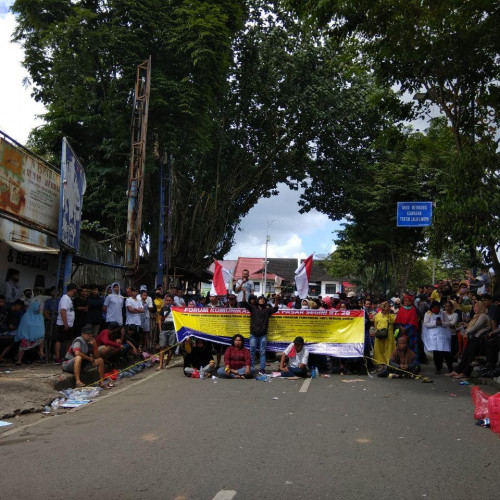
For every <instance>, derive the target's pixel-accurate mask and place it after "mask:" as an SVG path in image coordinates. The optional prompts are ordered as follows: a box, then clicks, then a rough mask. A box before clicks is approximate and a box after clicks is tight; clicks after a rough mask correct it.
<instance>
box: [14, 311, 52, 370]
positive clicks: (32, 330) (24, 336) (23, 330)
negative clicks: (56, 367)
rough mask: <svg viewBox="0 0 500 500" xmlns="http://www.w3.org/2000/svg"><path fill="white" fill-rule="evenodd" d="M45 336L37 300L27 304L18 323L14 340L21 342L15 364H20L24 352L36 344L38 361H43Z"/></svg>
mask: <svg viewBox="0 0 500 500" xmlns="http://www.w3.org/2000/svg"><path fill="white" fill-rule="evenodd" d="M44 336H45V324H44V321H43V315H42V313H41V311H40V303H39V302H37V301H34V302H32V303H31V304H30V305H29V308H28V310H27V311H26V312H25V313H24V315H23V317H22V318H21V322H20V323H19V328H18V329H17V332H16V336H15V338H14V342H21V343H20V345H19V353H18V355H17V361H16V365H20V364H21V363H22V360H23V356H24V353H25V352H26V351H29V350H31V349H34V348H35V347H37V346H38V352H39V354H40V361H44V359H45V355H44V351H43V338H44Z"/></svg>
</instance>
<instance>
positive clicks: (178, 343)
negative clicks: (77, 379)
mask: <svg viewBox="0 0 500 500" xmlns="http://www.w3.org/2000/svg"><path fill="white" fill-rule="evenodd" d="M183 342H184V341H182V342H177V344H174V345H173V346H170V347H167V348H166V349H163V350H162V351H159V352H157V353H156V354H153V355H151V357H153V356H158V355H160V354H162V353H165V352H167V351H170V350H171V349H174V348H175V347H177V346H179V345H181V344H182V343H183ZM148 359H150V358H145V359H143V360H141V361H138V362H137V363H134V364H133V365H130V366H127V368H124V369H123V370H119V371H118V373H117V375H119V374H120V373H123V372H126V371H127V370H130V369H131V368H133V367H134V366H137V365H140V364H142V363H147V361H148ZM108 379H109V377H103V378H100V379H99V380H96V381H95V382H92V383H91V384H88V385H86V386H84V387H75V390H78V389H84V388H85V387H92V386H93V385H96V384H99V383H100V382H104V381H106V380H108Z"/></svg>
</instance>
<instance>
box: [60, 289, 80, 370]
mask: <svg viewBox="0 0 500 500" xmlns="http://www.w3.org/2000/svg"><path fill="white" fill-rule="evenodd" d="M77 289H78V287H77V285H76V284H75V283H70V284H69V285H68V286H67V287H66V293H65V294H64V295H63V296H62V297H61V300H60V301H59V306H58V309H57V320H56V324H57V336H56V339H55V341H56V343H55V356H56V358H55V362H56V363H57V364H61V363H62V359H61V344H62V343H63V342H66V341H71V340H73V325H74V323H75V309H74V307H73V299H74V297H75V295H76V291H77Z"/></svg>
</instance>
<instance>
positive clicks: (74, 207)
mask: <svg viewBox="0 0 500 500" xmlns="http://www.w3.org/2000/svg"><path fill="white" fill-rule="evenodd" d="M86 187H87V182H86V180H85V172H84V171H83V166H82V164H81V163H80V161H79V160H78V158H77V157H76V155H75V153H74V152H73V150H72V149H71V146H70V145H69V142H68V141H67V139H66V137H65V138H64V139H63V144H62V156H61V192H60V214H59V231H58V239H59V242H60V243H62V244H63V245H66V246H67V247H68V248H71V249H73V250H74V251H75V252H78V249H79V247H80V223H81V220H82V206H83V195H84V194H85V189H86Z"/></svg>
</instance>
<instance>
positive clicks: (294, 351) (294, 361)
mask: <svg viewBox="0 0 500 500" xmlns="http://www.w3.org/2000/svg"><path fill="white" fill-rule="evenodd" d="M304 344H305V342H304V339H303V338H302V337H295V339H294V341H293V342H292V343H291V344H290V345H289V346H288V347H287V348H286V349H285V352H284V353H283V356H281V360H280V372H281V376H282V377H302V378H305V377H307V363H308V361H309V350H308V349H307V347H305V346H304ZM287 361H288V363H287Z"/></svg>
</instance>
